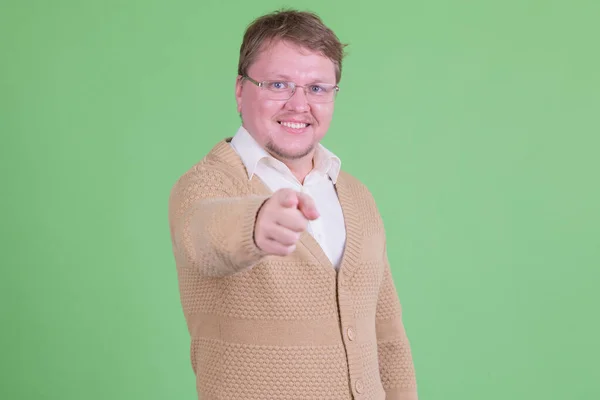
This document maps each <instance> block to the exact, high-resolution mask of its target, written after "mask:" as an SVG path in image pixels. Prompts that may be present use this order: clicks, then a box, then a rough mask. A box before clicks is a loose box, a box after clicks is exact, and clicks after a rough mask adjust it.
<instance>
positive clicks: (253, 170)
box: [231, 127, 346, 269]
mask: <svg viewBox="0 0 600 400" xmlns="http://www.w3.org/2000/svg"><path fill="white" fill-rule="evenodd" d="M231 146H232V147H233V149H234V150H235V151H236V152H237V153H238V155H239V156H240V158H241V159H242V162H243V163H244V166H245V167H246V171H247V172H248V179H252V176H253V175H256V176H258V177H259V178H260V179H261V180H262V181H263V182H264V183H265V184H266V185H267V186H268V187H269V189H271V191H273V192H275V191H277V190H279V189H282V188H289V189H294V190H296V191H298V192H302V193H306V194H308V195H309V196H310V197H311V198H312V199H313V200H314V201H315V204H316V207H317V211H319V215H320V216H319V218H317V219H316V220H314V221H309V222H308V229H307V231H308V233H310V234H311V235H312V237H313V238H315V240H316V241H317V242H318V243H319V245H320V246H321V248H322V249H323V252H324V253H325V254H326V255H327V257H328V258H329V260H330V261H331V263H332V264H333V266H334V267H335V268H336V269H338V268H339V264H340V260H341V258H342V254H343V252H344V246H345V243H346V227H345V224H344V215H343V213H342V207H341V206H340V202H339V199H338V197H337V193H336V191H335V187H334V184H335V182H336V181H337V178H338V175H339V172H340V168H341V161H340V159H339V158H338V157H337V156H335V155H334V154H333V153H332V152H330V151H329V150H327V149H326V148H325V147H323V145H321V144H318V145H317V148H316V151H315V157H314V165H315V166H314V168H313V170H312V171H310V173H309V174H308V175H307V176H306V178H305V179H304V184H301V183H300V181H298V179H297V178H296V177H295V176H294V174H293V173H292V171H290V169H289V168H288V167H287V166H286V165H285V164H284V163H282V162H281V161H279V160H277V159H276V158H274V157H273V156H271V155H270V154H269V153H267V151H266V150H265V149H263V148H262V147H261V146H260V145H259V144H258V143H257V142H256V140H255V139H254V138H253V137H252V135H250V133H249V132H248V131H247V130H246V129H245V128H244V127H240V128H239V129H238V131H237V133H236V134H235V136H234V137H233V139H232V141H231Z"/></svg>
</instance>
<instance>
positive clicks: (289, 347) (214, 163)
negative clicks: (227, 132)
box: [169, 11, 417, 400]
mask: <svg viewBox="0 0 600 400" xmlns="http://www.w3.org/2000/svg"><path fill="white" fill-rule="evenodd" d="M343 48H344V45H342V44H341V43H340V42H339V40H338V39H337V37H336V36H335V34H334V33H333V32H332V31H331V30H330V29H328V28H327V27H326V26H325V25H324V24H323V23H322V22H321V20H320V19H319V17H318V16H316V15H314V14H311V13H306V12H297V11H280V12H275V13H272V14H269V15H265V16H263V17H260V18H258V19H257V20H255V21H254V22H253V23H252V24H251V25H250V26H249V27H248V29H247V31H246V33H245V35H244V39H243V43H242V46H241V50H240V60H239V68H238V69H239V70H238V73H239V75H238V76H237V80H236V85H235V96H236V100H237V109H238V112H239V113H240V115H241V117H242V121H243V122H242V126H241V127H240V128H239V130H238V132H237V133H236V134H235V136H234V137H233V138H227V139H224V140H222V141H221V142H219V143H217V144H216V145H215V147H214V148H213V149H212V150H211V151H210V152H209V154H207V155H206V156H205V157H204V159H202V160H201V161H200V162H199V163H198V164H196V165H195V166H194V167H193V168H191V169H190V170H189V171H187V172H186V173H185V174H184V175H183V176H182V177H181V178H180V179H179V180H178V182H177V183H176V184H175V186H174V187H173V191H172V193H171V197H170V202H169V220H170V226H171V235H172V243H173V251H174V255H175V259H176V264H177V271H178V277H179V284H180V292H181V301H182V306H183V310H184V314H185V317H186V320H187V325H188V328H189V332H190V335H191V342H192V343H191V360H192V367H193V370H194V372H195V374H196V387H197V391H198V395H199V397H200V398H201V399H203V400H212V399H243V400H254V399H256V400H259V399H260V400H264V399H319V400H325V399H331V400H334V399H335V400H337V399H339V400H342V399H344V400H347V399H369V400H370V399H382V400H383V399H388V400H390V399H398V400H400V399H402V400H409V399H410V400H414V399H417V392H416V382H415V375H414V368H413V362H412V357H411V351H410V346H409V342H408V339H407V336H406V333H405V330H404V327H403V323H402V314H401V307H400V303H399V300H398V296H397V294H396V289H395V287H394V283H393V280H392V275H391V272H390V267H389V264H388V259H387V253H386V246H385V233H384V227H383V223H382V220H381V218H380V215H379V213H378V211H377V208H376V205H375V201H374V200H373V198H372V197H371V195H370V193H369V191H368V190H367V189H366V188H365V186H363V185H362V184H361V183H360V182H358V181H357V180H356V179H354V178H353V177H351V176H350V175H349V174H347V173H345V172H344V171H341V170H340V165H341V164H340V160H339V158H337V157H336V156H335V155H334V154H333V153H331V152H330V151H329V150H327V149H325V148H324V147H323V146H322V145H321V144H320V140H321V139H322V138H323V137H324V136H325V134H326V132H327V130H328V128H329V124H330V122H331V119H332V115H333V109H334V100H335V97H336V95H337V92H338V90H339V87H338V86H337V85H338V83H339V81H340V77H341V70H342V57H343Z"/></svg>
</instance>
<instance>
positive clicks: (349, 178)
mask: <svg viewBox="0 0 600 400" xmlns="http://www.w3.org/2000/svg"><path fill="white" fill-rule="evenodd" d="M338 183H339V184H341V185H344V186H346V187H347V189H348V190H349V191H350V192H351V193H352V194H353V195H356V196H361V197H367V198H369V199H370V200H372V201H375V198H374V196H373V194H372V193H371V191H370V190H369V188H368V187H367V185H366V184H365V183H364V182H362V181H361V180H360V179H358V178H357V177H356V176H354V175H352V174H350V173H349V172H348V171H345V170H340V173H339V176H338Z"/></svg>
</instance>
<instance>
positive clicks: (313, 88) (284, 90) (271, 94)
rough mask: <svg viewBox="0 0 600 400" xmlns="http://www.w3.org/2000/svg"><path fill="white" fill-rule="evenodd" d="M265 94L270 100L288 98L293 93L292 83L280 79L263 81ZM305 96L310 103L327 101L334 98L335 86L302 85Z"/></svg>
mask: <svg viewBox="0 0 600 400" xmlns="http://www.w3.org/2000/svg"><path fill="white" fill-rule="evenodd" d="M263 88H264V89H265V91H266V93H267V96H268V98H269V99H271V100H289V99H290V98H291V97H292V96H293V94H294V84H293V83H290V82H282V81H268V82H265V83H264V86H263ZM302 89H304V92H305V93H306V97H307V99H308V101H309V102H311V103H329V102H332V101H334V100H335V97H336V94H337V88H336V87H335V85H330V84H314V85H309V86H306V87H303V88H302Z"/></svg>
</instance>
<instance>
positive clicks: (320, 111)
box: [312, 104, 333, 127]
mask: <svg viewBox="0 0 600 400" xmlns="http://www.w3.org/2000/svg"><path fill="white" fill-rule="evenodd" d="M312 112H313V116H314V117H315V118H316V119H317V121H319V125H321V126H323V127H327V126H329V124H330V122H331V119H332V117H333V106H332V105H328V104H327V105H318V106H316V107H313V110H312Z"/></svg>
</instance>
